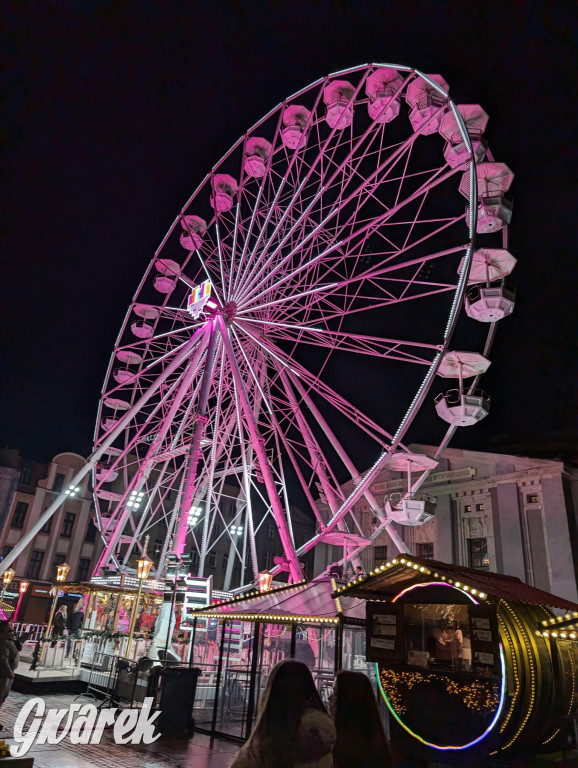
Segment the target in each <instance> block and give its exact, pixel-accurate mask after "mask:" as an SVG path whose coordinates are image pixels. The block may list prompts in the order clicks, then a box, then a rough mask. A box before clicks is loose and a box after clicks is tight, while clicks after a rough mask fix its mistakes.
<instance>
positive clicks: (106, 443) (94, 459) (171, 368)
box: [2, 329, 204, 569]
mask: <svg viewBox="0 0 578 768" xmlns="http://www.w3.org/2000/svg"><path fill="white" fill-rule="evenodd" d="M203 330H204V329H199V331H197V332H196V333H195V334H194V335H193V336H192V337H191V338H190V339H189V341H188V342H187V343H186V344H185V345H184V346H183V348H182V349H181V350H180V352H179V353H178V354H177V355H176V357H175V358H174V360H173V361H172V362H171V363H169V365H167V367H166V368H165V370H164V371H163V372H162V373H161V374H160V375H159V376H158V377H157V378H156V379H155V381H154V382H153V383H152V384H151V386H150V387H149V388H148V389H147V391H146V392H145V393H144V394H143V395H142V397H141V398H140V399H139V400H137V402H136V403H135V404H134V405H133V406H132V407H131V408H129V409H128V411H126V413H125V414H124V416H121V418H120V420H119V422H118V424H117V425H116V427H115V428H114V429H113V430H112V432H111V433H110V434H109V435H108V437H107V438H105V440H103V442H102V443H101V445H100V446H99V447H98V448H97V449H96V451H94V453H93V454H92V455H91V456H90V457H89V458H88V460H87V462H86V464H85V465H84V466H83V467H81V468H80V469H79V470H78V472H77V473H76V474H75V475H74V476H73V478H72V480H71V481H70V484H71V485H79V484H80V483H81V482H82V480H84V478H85V477H86V475H88V474H89V472H91V471H92V470H93V469H94V467H95V466H96V464H97V463H98V461H99V460H100V458H101V457H102V456H103V454H104V453H106V451H107V450H108V449H109V448H110V446H111V445H112V444H113V443H114V441H115V440H116V439H117V437H118V436H119V435H120V434H121V433H122V432H123V430H124V429H125V427H126V426H127V425H128V424H129V423H130V421H131V420H132V419H133V418H134V416H135V415H136V414H137V413H138V412H139V411H140V409H141V408H142V407H143V406H144V405H146V403H148V401H149V400H150V399H151V397H152V396H153V395H154V394H155V392H157V391H158V390H159V389H160V387H161V386H162V385H163V383H164V382H165V381H166V380H167V379H168V378H169V376H171V375H172V374H173V373H174V372H175V371H176V370H177V368H178V367H179V365H181V364H182V362H183V361H184V360H185V359H186V357H187V355H188V354H189V353H190V351H191V349H192V348H193V347H194V346H195V344H197V342H198V336H199V335H200V333H201V332H202V331H203ZM68 498H69V496H68V494H67V493H66V492H63V493H61V494H59V495H58V496H57V497H56V499H55V500H54V501H53V502H52V504H50V506H48V507H47V508H46V509H45V510H44V512H43V514H42V515H40V517H39V518H38V520H37V521H36V523H35V524H34V525H33V526H32V527H31V528H30V529H29V530H28V531H26V533H25V534H24V536H23V537H22V538H21V539H20V541H19V542H18V543H17V544H16V545H15V546H14V549H13V550H12V551H11V552H9V553H8V554H7V555H6V557H5V558H4V560H3V562H2V565H3V567H4V569H6V568H8V567H10V565H11V564H12V563H13V562H14V561H15V560H16V558H17V557H18V556H19V555H20V554H22V552H23V551H24V550H25V549H26V547H28V545H29V544H30V543H31V542H32V540H33V539H34V537H35V536H36V535H37V534H38V532H39V531H40V529H41V528H42V526H43V525H44V524H45V523H46V522H48V520H50V518H51V517H52V515H53V514H54V513H55V512H56V510H57V509H59V507H61V506H62V504H64V502H65V501H66V500H67V499H68Z"/></svg>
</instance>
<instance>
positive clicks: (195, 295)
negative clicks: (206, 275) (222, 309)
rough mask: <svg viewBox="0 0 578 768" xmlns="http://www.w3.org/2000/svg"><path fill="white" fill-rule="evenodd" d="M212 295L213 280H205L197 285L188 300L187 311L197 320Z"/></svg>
mask: <svg viewBox="0 0 578 768" xmlns="http://www.w3.org/2000/svg"><path fill="white" fill-rule="evenodd" d="M210 297H211V281H210V280H205V281H204V282H202V283H200V284H199V285H195V287H194V288H193V290H192V291H191V295H190V296H189V298H188V300H187V312H188V313H189V314H190V315H191V317H192V318H193V319H194V320H196V319H197V318H198V316H199V315H200V314H201V312H202V311H203V309H204V308H205V304H206V303H207V301H208V300H209V299H210Z"/></svg>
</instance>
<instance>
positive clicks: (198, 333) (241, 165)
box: [50, 64, 512, 589]
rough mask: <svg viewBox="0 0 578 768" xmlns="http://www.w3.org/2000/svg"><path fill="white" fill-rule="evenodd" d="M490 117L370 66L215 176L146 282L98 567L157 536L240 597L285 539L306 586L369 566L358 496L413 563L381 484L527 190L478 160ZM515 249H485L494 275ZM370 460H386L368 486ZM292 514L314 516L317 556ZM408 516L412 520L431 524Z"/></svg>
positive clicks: (283, 118)
mask: <svg viewBox="0 0 578 768" xmlns="http://www.w3.org/2000/svg"><path fill="white" fill-rule="evenodd" d="M486 121H487V115H486V113H485V112H484V111H483V110H482V109H481V107H478V105H474V106H471V105H466V106H465V107H464V106H460V107H458V106H456V105H455V104H454V103H453V102H452V101H451V99H450V98H449V96H448V86H447V83H446V82H445V80H443V78H442V77H441V76H439V75H423V74H422V73H420V72H418V71H417V70H413V69H411V68H409V67H404V66H396V65H377V64H371V65H365V66H361V67H356V68H352V69H350V70H347V71H343V72H340V73H337V74H335V75H331V76H328V77H326V78H323V79H321V80H318V81H317V82H315V83H313V84H312V85H310V86H308V87H307V88H304V89H303V90H301V91H299V92H298V93H296V94H295V95H294V96H292V97H291V98H290V99H288V100H286V101H285V102H283V103H282V104H280V105H279V106H278V107H277V108H276V109H274V110H272V111H271V112H269V113H268V114H267V115H266V116H265V117H264V118H263V119H261V120H260V121H258V122H257V123H256V124H255V125H254V126H253V127H252V128H251V129H250V130H249V131H248V132H247V133H246V134H245V135H244V136H242V137H241V138H240V139H239V140H238V141H237V143H236V144H235V145H234V146H233V147H232V148H231V149H230V151H229V152H227V154H226V155H225V156H224V157H223V158H222V160H221V161H220V162H219V163H217V165H216V166H215V167H214V168H213V169H212V170H211V171H210V173H209V174H208V175H207V176H206V178H205V179H204V181H203V182H202V183H201V184H200V185H199V186H198V187H197V189H196V190H195V192H194V193H193V195H192V196H191V197H190V199H189V200H188V201H187V202H186V204H185V205H184V206H183V208H182V210H181V211H180V213H179V215H178V217H177V218H176V220H175V222H174V224H173V226H172V227H171V228H170V230H169V232H168V233H167V235H166V236H165V238H164V240H163V242H162V244H161V247H160V248H159V249H158V251H157V252H156V254H155V256H154V258H153V259H152V261H151V263H150V265H149V267H148V269H147V270H146V272H145V275H144V277H143V278H142V280H141V282H140V284H139V287H138V290H137V292H136V294H135V296H134V299H133V301H132V303H131V305H130V308H129V311H128V313H127V315H126V318H125V320H124V323H123V325H122V327H121V330H120V333H119V336H118V339H117V342H116V345H115V348H114V352H113V355H112V359H111V364H110V366H109V370H108V373H107V376H106V380H105V383H104V386H103V391H102V396H101V402H100V407H99V413H98V420H97V425H96V432H95V438H94V452H93V454H92V456H91V458H90V461H89V464H88V466H89V467H91V466H92V467H97V465H98V467H97V470H98V471H96V470H95V474H94V488H95V504H96V523H97V526H98V528H99V530H100V533H101V535H102V538H103V540H104V542H105V547H104V550H103V554H102V557H101V559H100V561H99V563H98V568H99V569H102V568H104V567H106V566H109V565H111V564H112V565H114V566H115V567H118V566H123V565H124V566H127V565H129V564H130V563H131V562H132V561H133V560H134V555H135V554H136V553H138V552H139V551H140V548H141V546H142V542H143V541H144V540H145V537H146V536H147V535H151V534H154V536H155V538H154V540H155V541H156V542H157V551H156V554H155V569H156V572H157V573H159V574H161V573H163V572H164V570H165V566H166V564H167V562H168V558H169V556H170V555H174V556H176V557H177V558H178V557H182V556H183V555H184V554H190V555H191V556H192V561H193V567H194V570H195V571H196V573H197V574H198V575H200V576H206V575H208V574H209V573H210V572H211V568H212V567H214V562H213V560H214V558H213V553H214V551H215V548H218V549H219V551H224V552H225V553H226V555H227V557H226V558H224V560H223V570H224V571H225V575H224V586H225V589H229V588H233V587H236V586H240V585H241V584H244V583H246V582H248V581H251V580H254V579H257V578H258V574H259V572H260V571H262V570H263V568H264V567H265V565H266V564H265V563H264V562H262V561H260V553H259V551H258V547H257V544H256V542H257V539H258V536H259V531H260V530H261V529H262V527H263V526H264V525H265V526H267V525H269V524H270V523H273V524H274V526H275V527H276V529H277V531H278V533H279V537H280V540H281V544H282V548H283V555H282V556H280V557H279V558H278V559H277V560H278V562H277V565H276V570H277V571H278V570H280V569H281V570H282V569H285V570H287V571H288V572H289V578H290V579H293V580H295V579H299V578H301V574H302V571H301V565H300V562H299V558H300V557H301V555H303V554H304V553H306V552H308V551H310V550H311V549H313V548H314V547H315V546H317V545H318V544H320V543H323V542H324V541H325V542H330V541H332V540H334V539H335V540H339V541H348V542H349V543H350V544H351V549H350V548H349V546H348V549H347V554H346V555H345V559H349V560H351V559H354V558H355V557H357V556H358V555H359V552H360V551H361V550H362V549H363V547H365V546H367V545H368V544H369V543H370V540H369V539H368V538H367V537H366V536H361V535H360V528H359V524H358V520H357V517H356V515H357V511H356V510H357V505H358V503H359V502H360V500H361V501H363V503H364V504H365V505H366V507H368V508H369V509H370V510H372V512H373V516H374V518H375V520H376V521H377V522H376V525H377V532H379V531H381V530H386V531H387V532H388V534H389V535H390V537H391V539H392V540H393V542H394V544H395V545H396V546H398V548H399V549H402V550H404V549H407V545H406V544H405V543H404V540H403V537H401V536H400V534H399V532H398V531H397V529H396V528H395V527H394V526H393V525H392V522H393V518H392V517H391V516H389V512H388V508H386V505H384V503H383V499H382V498H378V497H377V496H376V494H375V493H374V492H373V490H372V486H373V483H374V480H375V478H376V476H377V474H378V473H379V472H380V471H381V470H382V469H384V468H386V467H387V460H388V458H391V457H392V456H394V455H396V456H397V454H398V452H399V451H402V452H404V451H406V449H405V448H404V446H403V440H404V436H405V435H406V433H407V430H408V429H409V427H410V425H411V424H412V422H413V421H414V419H415V417H416V415H417V414H418V412H419V411H420V410H421V409H422V408H429V409H430V412H431V413H432V415H433V416H434V418H435V411H434V408H433V403H432V402H431V401H430V400H428V399H427V395H428V392H429V389H430V387H431V385H432V382H433V381H434V380H435V376H436V373H437V372H438V369H439V368H440V364H441V363H442V360H445V363H444V365H445V364H447V360H448V359H449V358H448V357H444V355H445V354H446V353H447V352H448V351H449V350H450V347H449V344H450V340H451V337H452V333H453V331H454V329H455V327H456V324H457V323H458V321H459V322H460V323H461V322H464V323H472V322H474V320H473V319H472V318H471V317H470V318H468V317H467V315H466V314H465V313H464V312H462V311H461V310H462V307H463V304H464V298H465V293H466V290H467V287H468V280H467V278H468V275H469V274H470V268H471V267H472V259H474V263H473V271H472V273H471V276H472V278H473V279H475V280H476V281H477V280H478V279H479V275H478V273H479V270H480V265H481V262H482V261H483V259H482V257H481V256H479V255H478V256H476V257H474V251H475V246H474V240H475V237H476V228H477V229H478V230H479V226H477V214H478V209H480V210H482V209H483V211H485V213H483V215H487V211H486V209H488V206H491V205H494V207H496V206H497V208H499V207H500V206H502V207H503V206H504V205H506V204H505V203H504V202H503V200H504V193H505V191H506V190H507V188H508V187H509V184H510V182H511V178H512V175H511V172H510V171H509V169H508V168H507V167H506V166H505V165H504V164H500V163H494V162H493V161H492V162H487V163H481V164H478V161H479V160H480V159H481V155H480V154H479V153H477V152H476V146H474V145H473V144H474V143H475V142H473V140H472V139H473V137H475V136H478V135H481V131H483V129H484V128H485V123H486ZM446 143H447V144H449V145H450V146H451V147H452V148H453V149H452V152H451V153H449V154H448V152H447V151H446V155H447V157H446V156H444V146H445V144H446ZM484 146H485V145H484ZM458 155H459V162H458V161H457V160H456V159H455V158H456V157H457V156H458ZM488 157H490V158H491V155H488ZM478 184H479V190H478ZM460 192H461V194H463V195H464V196H465V197H466V198H467V210H466V211H464V205H463V198H462V197H461V196H460ZM494 198H499V200H498V202H497V203H496V202H495V201H494ZM484 206H486V207H485V208H484ZM500 210H501V209H500ZM500 210H493V215H494V216H495V217H496V216H497V217H498V219H499V222H500V225H501V227H500V228H501V229H503V227H504V226H505V225H506V224H507V221H506V218H507V217H506V218H504V217H502V218H499V217H500V215H501V214H500ZM496 229H497V227H496ZM503 234H504V233H503V231H500V232H499V234H497V239H496V240H494V239H493V238H494V235H493V234H492V233H491V232H490V230H489V229H488V230H484V233H483V234H482V238H483V242H482V243H480V244H478V245H477V247H478V248H482V247H483V248H484V249H485V251H484V253H486V254H488V255H487V259H485V261H484V264H487V266H488V269H489V271H490V272H491V275H492V277H493V276H494V274H497V273H496V269H497V268H498V267H496V265H498V264H502V265H503V264H504V263H505V261H504V258H503V257H502V256H496V255H495V253H496V252H495V251H494V252H492V250H491V249H500V248H501V249H504V248H505V247H506V246H505V245H504V243H503ZM479 253H482V251H479V252H478V254H479ZM492 253H493V254H494V255H492ZM510 266H512V265H511V264H510ZM484 268H485V267H484ZM500 269H501V272H500ZM482 271H483V269H482ZM506 271H507V269H506V267H503V268H499V269H498V272H499V273H500V274H502V273H504V274H505V272H506ZM490 279H491V278H490ZM490 287H491V288H493V285H492V286H490ZM486 304H487V301H486ZM474 309H475V310H476V312H477V314H478V317H477V318H476V320H483V321H487V320H488V319H490V320H492V322H491V326H492V328H488V331H487V333H488V335H487V342H486V345H485V347H484V350H483V351H484V355H485V356H487V355H488V352H489V348H490V346H491V339H492V338H493V325H494V319H495V318H494V317H493V316H492V317H490V316H489V315H488V312H486V315H488V316H487V317H483V316H482V315H483V314H484V312H483V307H482V308H481V309H480V306H479V305H476V307H475V308H474ZM442 319H443V321H442ZM475 381H476V382H477V378H476V380H475ZM460 386H461V385H460ZM462 394H463V393H462ZM466 394H467V393H466ZM376 400H378V401H379V402H375V401H376ZM446 405H447V403H446ZM444 407H445V406H444ZM449 407H450V406H448V408H449ZM446 411H447V408H446ZM446 411H444V413H443V414H442V418H444V419H445V420H446V421H450V419H449V417H448V413H446ZM457 423H458V420H457V419H455V420H454V421H453V422H451V421H450V427H449V430H448V427H447V425H446V427H445V429H446V430H448V431H447V432H446V434H445V436H444V437H443V438H442V439H441V440H440V449H439V452H441V450H442V449H443V446H444V445H446V444H447V442H448V441H449V438H450V437H451V434H453V430H455V428H456V426H457ZM440 425H442V422H441V421H440ZM362 446H363V453H362V451H361V448H362ZM362 455H363V456H365V457H367V456H368V455H373V456H374V457H375V463H374V464H373V465H372V466H371V467H370V469H369V470H368V471H367V472H365V473H364V474H363V475H361V474H360V470H362V469H364V466H363V464H364V463H365V461H366V459H362V458H361V456H362ZM390 463H391V462H390ZM433 465H435V462H434V463H433V464H432V466H433ZM86 471H88V470H86ZM427 471H429V470H426V471H425V472H422V473H421V474H420V475H419V478H418V479H416V480H415V483H414V487H413V489H412V490H411V491H410V490H408V493H409V494H410V496H408V499H409V500H410V501H412V500H413V501H415V499H416V498H417V497H415V495H412V494H414V491H415V490H416V487H417V485H419V483H420V482H423V478H424V477H425V475H426V474H427ZM409 474H411V471H410V472H409ZM348 478H349V485H347V483H346V482H345V481H347V479H348ZM344 483H345V485H344ZM344 488H345V489H347V488H349V489H350V490H344ZM294 499H297V500H296V501H295V500H294ZM295 503H297V504H299V505H300V506H302V507H306V508H308V511H309V513H310V514H311V516H312V518H314V519H315V521H316V523H315V524H316V529H317V531H316V533H315V535H313V536H312V537H311V538H310V539H309V540H308V541H302V540H297V539H296V537H295V533H294V531H293V528H292V517H291V505H292V504H295ZM55 504H56V502H55ZM406 506H408V509H409V506H410V505H409V502H408V504H407V505H406ZM53 507H54V508H56V507H55V506H54V505H52V506H51V508H50V509H52V508H53ZM390 507H391V505H390ZM395 509H396V510H397V512H396V514H397V518H396V519H397V521H398V522H399V521H400V520H401V522H402V523H403V519H404V518H403V515H401V513H399V509H398V508H397V507H396V508H395ZM389 511H390V512H391V509H390V510H389ZM410 512H411V514H410ZM410 512H408V513H407V515H406V517H407V520H406V523H407V524H411V525H415V524H418V523H420V522H422V520H425V519H429V517H431V515H432V514H434V511H432V509H431V508H430V507H429V506H428V508H427V514H425V513H424V514H421V516H420V515H416V514H414V511H413V508H412V510H410ZM355 535H358V539H357V540H356V544H355V546H353V544H352V543H351V542H352V541H353V538H354V537H355ZM372 538H374V537H373V536H372Z"/></svg>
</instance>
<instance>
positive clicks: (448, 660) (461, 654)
mask: <svg viewBox="0 0 578 768" xmlns="http://www.w3.org/2000/svg"><path fill="white" fill-rule="evenodd" d="M404 629H405V648H406V651H407V658H406V661H407V664H408V665H410V666H415V667H428V668H430V669H440V670H441V669H446V670H453V671H465V672H468V671H470V670H471V666H472V650H471V641H470V624H469V619H468V606H467V605H454V604H446V603H407V604H405V605H404Z"/></svg>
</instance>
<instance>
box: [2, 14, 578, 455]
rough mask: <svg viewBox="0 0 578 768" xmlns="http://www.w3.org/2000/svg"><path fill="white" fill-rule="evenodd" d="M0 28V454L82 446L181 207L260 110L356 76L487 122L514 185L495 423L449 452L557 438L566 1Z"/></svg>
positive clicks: (568, 335)
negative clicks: (143, 285) (378, 66)
mask: <svg viewBox="0 0 578 768" xmlns="http://www.w3.org/2000/svg"><path fill="white" fill-rule="evenodd" d="M0 13H1V19H2V33H1V34H2V44H1V47H2V49H3V63H2V68H3V72H4V74H3V82H2V91H3V93H4V102H3V105H2V144H3V149H2V158H1V162H2V176H3V180H2V190H1V198H0V208H1V216H2V237H1V242H0V249H1V250H0V253H1V258H2V265H3V266H2V280H1V288H0V290H1V294H2V296H1V306H2V320H3V328H2V340H1V343H2V356H1V365H2V374H1V401H0V442H1V444H2V445H4V444H8V445H10V446H14V447H18V448H20V449H21V451H22V452H23V453H24V454H25V455H27V456H30V457H31V458H38V459H47V458H49V457H50V456H51V455H53V454H54V453H56V452H58V451H61V450H76V451H78V452H80V453H84V454H87V453H88V452H89V451H90V446H91V441H92V432H93V426H94V419H95V416H96V409H97V404H98V397H99V392H100V388H101V385H102V382H103V379H104V376H105V373H106V368H107V364H108V359H109V356H110V353H111V351H112V349H113V346H114V342H115V339H116V335H117V333H118V329H119V327H120V324H121V321H122V318H123V317H124V314H125V312H126V310H127V307H128V305H129V303H130V300H131V297H132V295H133V293H134V290H135V288H136V286H137V284H138V282H139V281H140V278H141V276H142V274H143V272H144V270H145V268H146V266H147V264H148V262H149V260H150V258H151V257H152V255H153V253H154V251H155V250H156V248H157V246H158V244H159V242H160V241H161V239H162V237H163V236H164V234H165V232H166V230H167V229H168V227H169V225H170V224H171V222H172V221H173V219H174V217H175V215H176V213H177V212H178V210H179V209H180V207H181V205H182V204H183V202H184V201H185V200H186V199H187V198H188V196H189V195H190V193H191V192H192V190H193V189H194V188H195V187H196V186H197V184H198V182H199V181H200V180H201V179H202V178H203V177H204V175H205V173H207V172H208V171H209V170H210V168H211V166H212V165H213V164H214V163H216V162H217V160H218V159H219V158H220V157H221V155H222V154H223V153H224V152H225V151H226V150H227V149H228V148H229V147H230V145H231V144H233V142H234V141H236V139H237V138H238V137H239V136H240V135H241V134H242V133H243V132H244V131H245V130H246V129H247V128H249V127H250V126H251V125H252V124H253V123H254V122H255V121H256V120H257V119H258V118H260V117H261V116H262V115H263V114H264V113H266V112H267V111H269V109H270V108H271V107H273V106H274V105H276V104H277V103H278V102H279V101H281V100H282V99H284V98H285V97H287V96H289V95H290V94H292V93H293V92H295V91H296V90H298V89H300V88H302V87H304V86H305V85H307V84H308V83H309V82H311V81H312V80H315V79H317V78H318V77H321V76H323V75H325V74H327V73H329V72H332V71H335V70H339V69H343V68H346V67H349V66H353V65H355V64H360V63H363V62H366V61H380V62H393V63H398V64H409V65H411V66H415V67H417V68H419V69H421V70H422V71H424V72H439V73H441V74H442V75H443V76H444V78H445V79H446V80H447V82H448V83H449V84H450V87H451V91H450V93H451V95H452V96H453V98H454V99H455V100H456V101H457V102H458V103H460V102H465V103H476V102H479V103H481V104H482V105H483V106H484V107H485V109H486V110H487V112H488V113H489V115H490V123H489V128H488V137H489V140H490V146H491V148H492V151H493V153H494V155H495V157H496V159H497V160H500V161H504V162H507V164H508V165H509V166H510V167H511V168H512V169H513V170H514V171H515V173H516V178H515V180H514V184H513V187H512V192H513V195H514V200H515V209H514V218H513V223H512V226H511V229H510V249H511V250H512V252H513V253H514V255H515V256H516V257H517V258H518V266H517V268H516V270H515V272H514V274H513V276H512V282H513V283H514V284H516V286H517V288H518V304H517V308H516V311H515V314H514V315H513V316H512V317H511V318H509V319H507V320H505V321H503V323H502V324H501V327H500V328H499V333H498V337H497V341H496V344H495V346H494V349H493V352H492V355H491V357H492V367H491V369H490V371H489V373H488V374H487V375H486V376H485V378H484V387H485V388H486V389H487V390H488V391H489V392H490V393H491V395H492V400H493V403H492V408H493V411H492V413H491V415H490V417H488V419H486V421H485V422H484V423H483V424H481V425H479V426H477V427H475V428H472V429H470V430H462V431H461V433H460V435H459V437H458V439H457V441H455V443H454V444H455V445H462V446H464V447H472V448H476V447H481V446H482V445H484V444H487V441H488V440H489V438H490V437H491V436H492V435H495V434H500V433H507V432H510V433H513V432H519V431H530V432H532V431H533V432H538V433H546V432H549V431H553V430H556V429H561V428H564V427H567V426H569V425H570V423H571V421H572V414H573V405H572V402H571V392H572V384H573V381H575V379H576V372H577V371H576V360H575V358H576V356H575V352H574V351H573V350H572V342H573V340H574V336H575V321H576V311H575V307H576V288H575V275H576V266H575V264H576V246H575V244H574V240H575V238H574V232H575V229H576V213H575V198H576V195H575V185H574V183H573V182H574V174H575V171H574V173H573V166H574V168H575V167H576V152H575V149H574V147H575V122H574V115H575V109H576V106H575V82H574V71H575V67H574V60H573V54H574V51H575V49H574V48H573V37H574V28H575V22H574V19H573V17H574V6H573V4H572V3H569V2H568V3H565V2H557V3H543V2H532V3H530V2H528V3H524V2H507V3H501V4H496V3H488V2H473V1H471V2H467V3H465V2H459V3H439V2H425V1H423V0H422V2H410V1H409V0H404V2H387V0H381V2H375V3H373V2H368V1H367V0H357V1H356V2H350V3H349V2H312V1H311V0H310V2H296V1H295V0H294V1H293V2H286V3H280V2H272V1H271V2H256V1H255V0H245V2H238V3H232V2H230V3H227V2H217V1H216V0H214V1H213V2H207V3H204V2H199V1H198V0H196V1H193V0H189V1H188V2H187V1H186V0H179V2H171V0H147V1H146V2H145V1H144V0H143V1H142V2H130V1H128V0H125V1H124V2H118V1H117V2H106V1H105V0H99V1H98V2H90V1H89V0H82V2H77V1H76V0H74V1H72V0H58V1H56V0H54V1H49V0H45V1H44V2H33V1H29V2H26V3H21V2H18V1H17V0H12V2H9V1H8V2H6V1H5V2H3V3H2V7H1V10H0ZM426 432H427V429H426ZM412 437H414V439H420V435H412ZM424 437H426V438H427V434H425V435H424Z"/></svg>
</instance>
